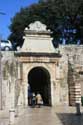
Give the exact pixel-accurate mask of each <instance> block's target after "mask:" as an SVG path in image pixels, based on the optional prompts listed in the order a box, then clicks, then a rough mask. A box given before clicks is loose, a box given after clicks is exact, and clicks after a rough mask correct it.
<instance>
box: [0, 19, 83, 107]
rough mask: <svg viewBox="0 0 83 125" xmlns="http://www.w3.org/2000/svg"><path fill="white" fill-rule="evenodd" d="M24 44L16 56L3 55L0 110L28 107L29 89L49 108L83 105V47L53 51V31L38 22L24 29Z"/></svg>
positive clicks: (62, 47)
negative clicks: (39, 94) (40, 97)
mask: <svg viewBox="0 0 83 125" xmlns="http://www.w3.org/2000/svg"><path fill="white" fill-rule="evenodd" d="M24 32H25V36H24V44H23V46H22V48H20V50H18V51H16V52H2V60H1V64H2V76H3V77H2V83H3V84H2V86H0V88H1V90H2V91H1V92H0V100H1V101H0V107H1V105H3V106H2V108H3V109H8V108H9V109H10V108H12V109H15V108H16V107H17V106H23V107H24V106H28V86H29V85H31V87H32V90H33V92H35V93H36V92H40V93H41V94H42V97H43V101H44V103H45V104H46V105H49V106H55V105H61V104H67V105H72V106H73V105H74V106H75V104H76V103H80V104H81V96H83V95H82V91H83V85H82V84H83V46H82V45H59V48H56V49H55V48H54V47H53V44H52V38H51V36H50V34H51V32H50V30H47V29H46V26H45V25H44V24H42V23H41V22H39V21H36V22H34V23H32V24H30V25H29V28H25V31H24Z"/></svg>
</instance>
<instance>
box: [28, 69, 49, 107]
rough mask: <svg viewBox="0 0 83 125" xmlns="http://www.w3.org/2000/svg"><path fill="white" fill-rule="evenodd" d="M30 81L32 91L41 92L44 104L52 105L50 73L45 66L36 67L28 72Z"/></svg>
mask: <svg viewBox="0 0 83 125" xmlns="http://www.w3.org/2000/svg"><path fill="white" fill-rule="evenodd" d="M28 82H29V85H30V87H31V90H32V92H34V93H35V94H36V93H40V94H41V96H42V99H43V102H44V105H47V106H51V84H50V74H49V72H48V70H46V69H45V68H43V67H35V68H33V69H32V70H31V71H30V72H29V74H28Z"/></svg>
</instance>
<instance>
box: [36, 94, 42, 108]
mask: <svg viewBox="0 0 83 125" xmlns="http://www.w3.org/2000/svg"><path fill="white" fill-rule="evenodd" d="M36 102H37V107H38V108H40V107H41V105H42V102H43V100H42V97H41V95H40V94H39V93H38V94H37V95H36Z"/></svg>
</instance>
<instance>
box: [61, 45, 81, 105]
mask: <svg viewBox="0 0 83 125" xmlns="http://www.w3.org/2000/svg"><path fill="white" fill-rule="evenodd" d="M60 52H61V54H62V55H63V56H64V57H65V56H66V57H67V58H64V59H65V60H64V61H67V60H68V75H67V76H68V91H69V104H70V105H75V104H76V103H81V92H82V91H83V86H82V85H81V84H82V82H83V81H82V80H83V79H82V74H81V75H80V74H79V72H83V46H82V45H81V46H79V45H65V46H60ZM65 70H67V69H66V68H65ZM65 78H66V77H65Z"/></svg>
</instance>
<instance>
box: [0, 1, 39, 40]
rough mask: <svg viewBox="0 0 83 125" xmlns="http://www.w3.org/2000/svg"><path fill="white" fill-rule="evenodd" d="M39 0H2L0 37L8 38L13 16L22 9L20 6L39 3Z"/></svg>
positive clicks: (0, 4) (0, 3) (0, 2)
mask: <svg viewBox="0 0 83 125" xmlns="http://www.w3.org/2000/svg"><path fill="white" fill-rule="evenodd" d="M37 2H38V0H1V1H0V12H3V13H5V15H2V14H1V13H0V38H1V39H7V38H8V36H9V34H10V30H9V28H8V27H9V25H10V24H11V18H12V17H13V16H14V15H15V14H16V13H17V12H19V11H20V8H22V7H27V6H29V5H31V4H33V3H37Z"/></svg>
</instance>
